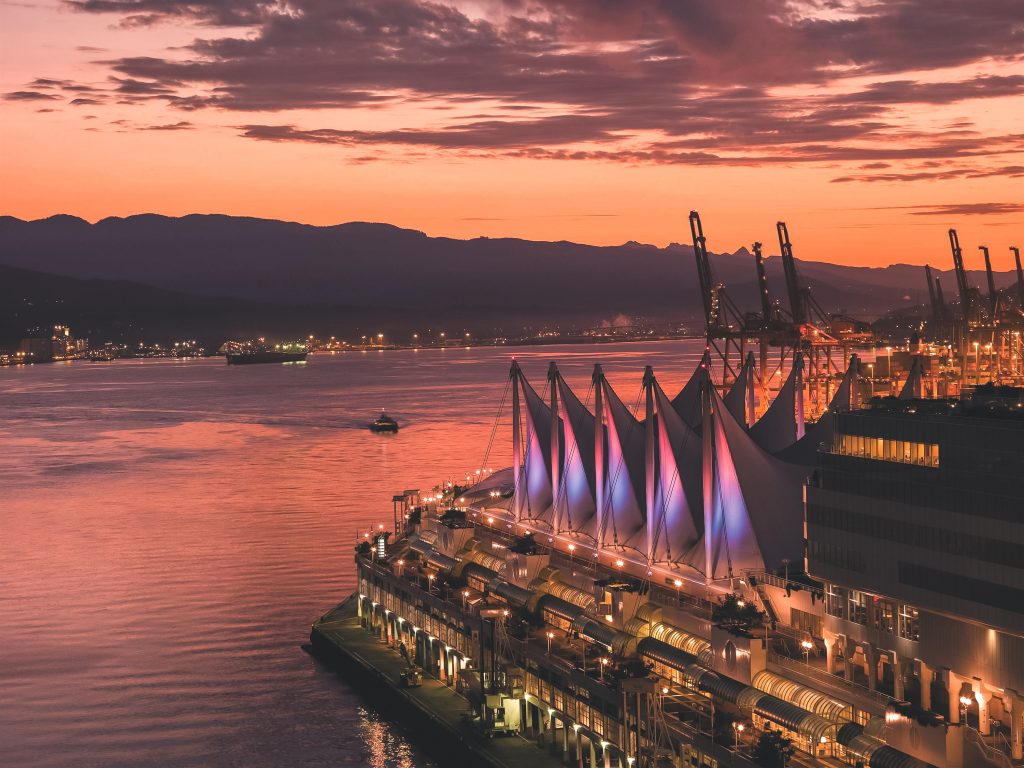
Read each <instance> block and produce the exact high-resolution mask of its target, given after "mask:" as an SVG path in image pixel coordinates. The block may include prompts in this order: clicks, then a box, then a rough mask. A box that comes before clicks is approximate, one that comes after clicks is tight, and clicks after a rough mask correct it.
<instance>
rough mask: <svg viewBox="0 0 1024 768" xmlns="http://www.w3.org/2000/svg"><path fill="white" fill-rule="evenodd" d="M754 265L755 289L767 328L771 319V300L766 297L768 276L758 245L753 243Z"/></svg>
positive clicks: (759, 245)
mask: <svg viewBox="0 0 1024 768" xmlns="http://www.w3.org/2000/svg"><path fill="white" fill-rule="evenodd" d="M754 264H755V265H757V288H758V292H759V293H760V294H761V315H762V316H763V317H764V324H765V326H766V327H767V325H768V323H769V322H771V319H772V300H771V298H769V296H768V275H767V274H766V273H765V270H764V256H762V255H761V244H760V243H754Z"/></svg>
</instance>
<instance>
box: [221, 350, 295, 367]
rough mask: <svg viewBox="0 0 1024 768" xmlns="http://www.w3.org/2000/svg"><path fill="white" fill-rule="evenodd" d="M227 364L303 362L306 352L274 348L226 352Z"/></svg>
mask: <svg viewBox="0 0 1024 768" xmlns="http://www.w3.org/2000/svg"><path fill="white" fill-rule="evenodd" d="M225 357H227V359H228V365H253V364H256V363H304V362H305V361H306V352H305V351H302V352H282V351H279V350H275V349H267V350H253V351H251V352H228V353H227V354H226V355H225Z"/></svg>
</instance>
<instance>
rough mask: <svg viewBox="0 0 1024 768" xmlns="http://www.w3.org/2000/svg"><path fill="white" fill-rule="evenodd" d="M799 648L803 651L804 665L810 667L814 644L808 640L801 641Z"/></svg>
mask: <svg viewBox="0 0 1024 768" xmlns="http://www.w3.org/2000/svg"><path fill="white" fill-rule="evenodd" d="M800 647H801V648H803V649H804V664H806V665H807V666H811V648H813V647H814V643H812V642H811V641H810V640H801V641H800Z"/></svg>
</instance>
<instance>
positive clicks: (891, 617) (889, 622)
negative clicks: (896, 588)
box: [875, 599, 896, 635]
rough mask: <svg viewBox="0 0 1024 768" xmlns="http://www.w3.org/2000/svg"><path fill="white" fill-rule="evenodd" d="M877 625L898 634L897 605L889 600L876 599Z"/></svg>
mask: <svg viewBox="0 0 1024 768" xmlns="http://www.w3.org/2000/svg"><path fill="white" fill-rule="evenodd" d="M875 619H876V623H875V626H876V627H878V629H879V630H881V631H882V632H887V633H888V634H890V635H895V634H896V606H895V605H893V604H892V603H890V602H889V601H888V600H878V599H876V600H875Z"/></svg>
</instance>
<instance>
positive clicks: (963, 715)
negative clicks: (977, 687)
mask: <svg viewBox="0 0 1024 768" xmlns="http://www.w3.org/2000/svg"><path fill="white" fill-rule="evenodd" d="M969 706H971V699H970V698H969V697H967V696H961V697H960V722H962V723H963V724H964V726H965V727H966V726H967V708H968V707H969Z"/></svg>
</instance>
